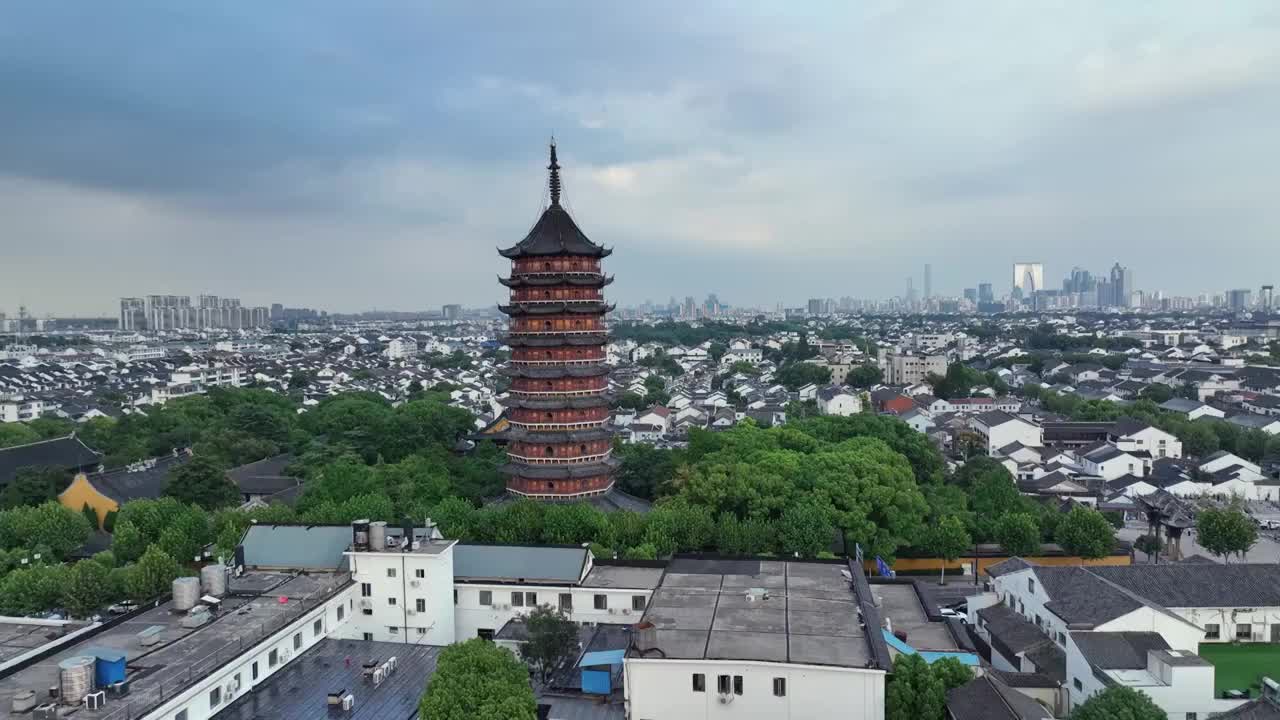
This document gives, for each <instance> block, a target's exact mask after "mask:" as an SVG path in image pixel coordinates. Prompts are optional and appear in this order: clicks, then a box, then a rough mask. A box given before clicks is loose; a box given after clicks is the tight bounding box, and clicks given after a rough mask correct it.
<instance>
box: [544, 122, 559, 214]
mask: <svg viewBox="0 0 1280 720" xmlns="http://www.w3.org/2000/svg"><path fill="white" fill-rule="evenodd" d="M547 169H548V170H550V171H551V183H550V184H551V205H552V206H553V207H558V206H559V205H560V163H559V162H557V161H556V137H555V135H552V136H551V164H550V165H548V166H547Z"/></svg>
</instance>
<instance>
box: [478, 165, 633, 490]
mask: <svg viewBox="0 0 1280 720" xmlns="http://www.w3.org/2000/svg"><path fill="white" fill-rule="evenodd" d="M547 169H548V170H549V171H550V179H549V188H550V196H551V203H550V205H548V206H547V208H546V209H545V210H543V212H542V216H541V217H539V218H538V221H537V222H536V223H534V225H533V229H531V230H530V231H529V233H528V234H527V235H525V237H524V239H523V240H521V241H520V242H519V243H517V244H515V245H514V246H512V247H509V248H507V249H505V250H499V251H498V252H499V254H501V255H502V256H503V257H505V258H508V259H509V260H511V275H510V277H505V278H499V282H501V283H502V284H503V285H505V286H506V287H508V288H509V289H510V291H511V293H510V301H509V304H506V305H500V306H499V308H498V309H499V310H501V311H502V312H503V313H505V314H507V315H508V316H509V317H510V318H511V321H510V325H509V329H508V334H507V337H506V344H507V345H508V346H509V347H510V348H511V361H510V364H509V365H508V367H507V368H506V369H505V373H506V374H507V375H508V376H509V377H510V378H511V388H510V391H509V393H510V397H509V399H508V400H507V401H506V402H505V403H504V404H505V405H506V408H507V412H506V420H507V423H508V427H507V429H506V431H505V433H504V435H505V438H506V441H507V443H506V449H507V458H508V463H507V465H506V466H505V467H504V472H505V473H506V474H507V476H508V479H507V490H508V492H509V493H510V494H511V495H515V496H524V497H531V498H536V499H545V500H573V499H594V498H597V497H599V496H604V495H606V494H609V493H610V490H611V489H612V488H613V475H614V470H615V468H616V461H615V460H614V458H613V457H612V441H613V433H612V431H611V430H610V412H609V409H610V400H609V398H608V396H607V391H608V387H609V377H608V375H609V368H608V366H607V365H605V345H606V343H607V342H608V337H609V336H608V329H607V328H606V326H605V314H606V313H608V312H609V311H610V310H612V309H613V306H611V305H608V304H606V303H605V299H604V287H605V286H606V285H608V284H609V283H611V282H612V281H613V278H612V277H609V276H607V275H605V274H604V272H603V269H602V268H601V261H602V260H603V259H604V258H606V257H608V256H609V254H610V253H611V252H612V250H610V249H608V248H605V247H602V246H600V245H597V244H595V243H594V242H592V241H591V240H590V239H588V238H587V236H586V235H585V234H584V233H583V232H582V230H581V229H579V228H578V225H577V223H575V222H574V221H573V218H572V217H570V216H569V213H568V211H567V210H565V208H564V206H562V205H561V204H560V189H561V185H560V164H559V163H558V162H557V161H556V146H555V142H554V141H553V142H552V143H551V163H550V164H549V165H548V166H547Z"/></svg>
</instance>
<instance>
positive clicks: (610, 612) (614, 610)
mask: <svg viewBox="0 0 1280 720" xmlns="http://www.w3.org/2000/svg"><path fill="white" fill-rule="evenodd" d="M609 614H610V615H617V614H618V608H609Z"/></svg>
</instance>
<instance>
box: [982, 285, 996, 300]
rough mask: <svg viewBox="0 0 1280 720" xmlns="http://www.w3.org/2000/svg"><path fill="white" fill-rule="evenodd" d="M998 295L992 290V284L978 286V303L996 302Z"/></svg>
mask: <svg viewBox="0 0 1280 720" xmlns="http://www.w3.org/2000/svg"><path fill="white" fill-rule="evenodd" d="M995 301H996V294H995V293H994V292H992V290H991V283H979V284H978V302H984V303H989V302H995Z"/></svg>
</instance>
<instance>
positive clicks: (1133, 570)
mask: <svg viewBox="0 0 1280 720" xmlns="http://www.w3.org/2000/svg"><path fill="white" fill-rule="evenodd" d="M1089 572H1091V573H1093V574H1095V575H1097V576H1098V577H1101V578H1103V579H1105V580H1107V581H1110V582H1112V583H1115V584H1116V585H1119V586H1120V587H1123V588H1124V589H1126V590H1128V591H1130V592H1132V593H1134V594H1135V595H1139V596H1141V597H1143V598H1146V599H1147V600H1150V601H1151V602H1154V603H1159V604H1160V605H1162V606H1164V607H1176V608H1189V607H1280V565H1274V564H1252V565H1219V564H1217V563H1213V564H1212V565H1205V564H1199V563H1187V564H1164V565H1129V566H1123V567H1122V566H1117V567H1092V568H1089Z"/></svg>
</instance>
